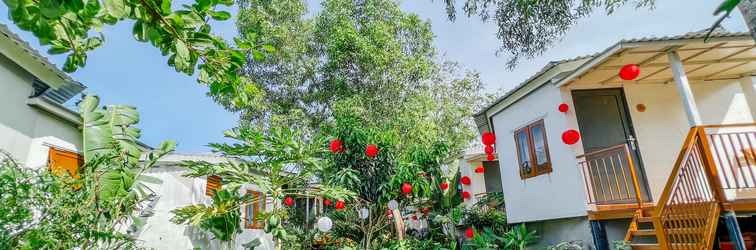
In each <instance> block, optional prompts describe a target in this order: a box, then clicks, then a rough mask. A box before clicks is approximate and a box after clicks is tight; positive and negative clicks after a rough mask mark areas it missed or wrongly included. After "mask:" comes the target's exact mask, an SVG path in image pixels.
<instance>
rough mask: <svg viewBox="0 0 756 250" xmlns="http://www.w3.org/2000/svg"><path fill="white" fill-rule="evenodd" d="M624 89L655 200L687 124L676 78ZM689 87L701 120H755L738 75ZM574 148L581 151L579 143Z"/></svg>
mask: <svg viewBox="0 0 756 250" xmlns="http://www.w3.org/2000/svg"><path fill="white" fill-rule="evenodd" d="M607 87H614V88H616V87H618V86H606V85H586V84H582V85H576V86H571V85H568V86H567V87H565V88H563V89H562V92H563V95H564V96H565V97H569V96H570V94H569V92H570V91H571V90H573V89H595V88H607ZM622 88H623V90H624V91H625V96H626V98H627V104H628V107H629V110H630V117H631V120H632V122H633V125H634V127H635V133H636V136H637V139H638V147H639V149H640V152H641V158H642V160H643V165H644V170H645V173H646V177H647V179H648V182H649V187H650V189H651V194H652V198H653V199H654V201H656V199H657V198H658V197H659V196H660V195H661V192H662V191H663V189H664V186H665V185H666V182H667V178H668V177H669V174H670V172H671V171H672V168H673V165H674V162H675V160H676V159H677V154H678V153H679V151H680V147H681V146H682V143H683V141H684V140H685V136H686V135H687V133H688V130H689V128H690V126H689V124H688V120H687V116H686V114H685V110H684V109H683V106H682V100H681V98H680V96H679V94H678V92H677V88H676V86H675V84H674V83H673V84H626V85H624V86H623V87H622ZM691 88H692V91H693V94H694V96H695V99H696V104H697V106H698V109H699V112H700V114H701V118H702V120H703V123H704V124H732V123H749V122H753V117H752V115H751V109H750V107H749V103H748V100H747V99H746V95H745V94H744V93H743V89H742V88H741V83H740V82H739V81H738V80H730V81H714V82H693V83H691ZM571 100H572V98H571V97H569V98H565V102H569V103H571ZM638 104H643V105H645V106H646V110H645V111H644V112H640V111H638V109H637V108H636V106H637V105H638ZM567 119H569V120H571V121H570V122H575V123H576V118H575V116H574V112H572V113H569V114H568V116H567ZM572 120H575V121H572ZM575 128H577V125H575ZM578 144H579V143H578ZM576 145H577V144H576ZM577 151H582V146H581V149H579V150H577Z"/></svg>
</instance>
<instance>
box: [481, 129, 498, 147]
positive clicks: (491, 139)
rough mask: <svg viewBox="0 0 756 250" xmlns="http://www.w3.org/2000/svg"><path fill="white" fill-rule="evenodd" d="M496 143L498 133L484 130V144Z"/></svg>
mask: <svg viewBox="0 0 756 250" xmlns="http://www.w3.org/2000/svg"><path fill="white" fill-rule="evenodd" d="M494 143H496V135H494V133H491V132H484V133H483V145H493V144H494Z"/></svg>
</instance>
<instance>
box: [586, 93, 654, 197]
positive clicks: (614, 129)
mask: <svg viewBox="0 0 756 250" xmlns="http://www.w3.org/2000/svg"><path fill="white" fill-rule="evenodd" d="M572 98H573V101H574V105H575V114H576V116H577V121H578V125H579V126H580V133H581V137H582V139H581V140H582V142H583V149H584V150H585V153H591V152H597V151H599V150H602V149H608V148H611V147H614V146H618V145H622V144H626V145H627V146H628V148H629V149H630V155H631V158H632V160H633V164H634V166H635V170H636V173H637V175H638V181H639V182H640V189H641V194H642V196H643V199H644V200H647V201H649V200H650V198H649V197H650V195H649V192H648V183H647V181H646V177H645V173H644V171H643V167H642V162H641V157H640V156H641V154H640V151H639V150H638V147H637V143H636V137H635V133H634V129H633V125H632V120H631V119H630V116H629V115H628V109H627V103H626V102H625V95H624V93H623V92H622V89H600V90H576V91H573V92H572ZM604 162H606V160H604ZM598 164H601V163H598ZM597 171H598V173H599V174H600V171H599V170H597ZM604 171H605V173H604V174H605V175H610V176H609V179H611V178H612V177H614V178H615V179H620V178H623V176H619V175H620V174H624V175H627V174H628V173H627V171H629V170H627V171H626V172H625V173H621V172H619V170H617V171H612V170H611V169H610V170H604ZM611 175H618V176H611ZM604 178H606V177H604ZM607 185H608V183H607Z"/></svg>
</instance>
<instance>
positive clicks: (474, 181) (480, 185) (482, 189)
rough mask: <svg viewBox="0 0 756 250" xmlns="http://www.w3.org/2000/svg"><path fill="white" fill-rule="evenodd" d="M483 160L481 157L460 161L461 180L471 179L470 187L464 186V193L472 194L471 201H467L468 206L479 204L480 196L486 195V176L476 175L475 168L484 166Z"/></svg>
mask: <svg viewBox="0 0 756 250" xmlns="http://www.w3.org/2000/svg"><path fill="white" fill-rule="evenodd" d="M483 157H485V156H483ZM481 160H482V159H481V158H480V156H477V157H471V158H468V157H463V158H462V159H460V160H459V172H460V178H461V176H468V177H470V185H462V190H463V191H467V192H470V199H469V200H466V201H465V205H466V206H472V205H473V204H475V203H477V202H478V195H479V194H483V193H486V179H485V176H483V174H479V173H475V168H477V167H478V166H479V165H481V164H482V162H481ZM451 188H453V187H451Z"/></svg>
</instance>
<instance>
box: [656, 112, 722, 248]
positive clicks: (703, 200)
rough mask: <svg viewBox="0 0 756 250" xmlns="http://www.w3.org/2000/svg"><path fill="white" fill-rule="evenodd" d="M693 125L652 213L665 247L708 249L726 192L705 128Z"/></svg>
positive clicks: (661, 243)
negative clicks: (721, 182) (722, 187)
mask: <svg viewBox="0 0 756 250" xmlns="http://www.w3.org/2000/svg"><path fill="white" fill-rule="evenodd" d="M707 128H712V126H708V127H705V126H700V127H693V128H691V130H690V132H689V133H688V136H687V137H686V139H685V143H684V144H683V147H682V149H681V151H680V153H679V155H678V158H677V161H676V162H675V165H674V168H673V169H672V173H671V175H670V178H669V179H668V180H667V184H666V186H665V188H664V191H663V192H662V195H661V197H660V198H659V203H658V204H657V206H656V210H655V212H654V214H655V215H656V216H655V217H653V224H654V228H655V230H656V238H657V240H658V242H659V245H660V246H661V248H662V249H709V248H711V246H712V245H713V240H714V234H715V231H716V225H717V219H718V217H719V212H720V211H721V205H720V202H721V201H722V197H723V192H722V189H721V188H720V187H721V184H720V179H719V178H718V172H717V170H716V168H717V166H716V164H715V163H714V161H713V155H712V150H711V149H712V147H711V145H710V142H709V137H707V135H706V129H707Z"/></svg>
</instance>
